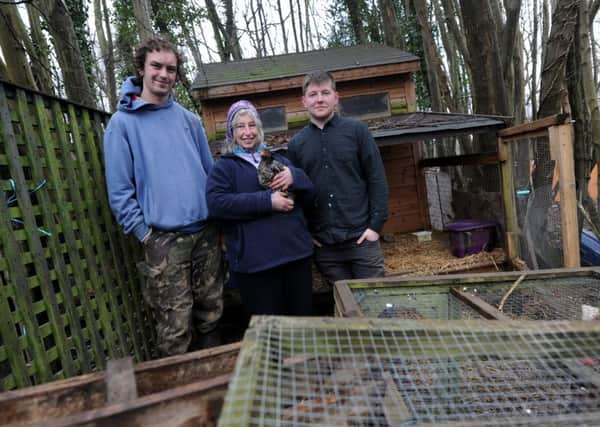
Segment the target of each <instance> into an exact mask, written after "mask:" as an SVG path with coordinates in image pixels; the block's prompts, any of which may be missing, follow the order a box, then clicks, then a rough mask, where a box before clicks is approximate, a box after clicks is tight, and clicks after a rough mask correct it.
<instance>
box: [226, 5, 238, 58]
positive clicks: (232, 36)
mask: <svg viewBox="0 0 600 427" xmlns="http://www.w3.org/2000/svg"><path fill="white" fill-rule="evenodd" d="M223 5H224V6H225V42H226V45H227V52H228V53H229V54H230V55H231V57H232V58H233V59H234V61H239V60H240V59H242V49H241V48H240V40H239V37H238V34H237V27H236V26H235V18H234V16H233V1H232V0H223Z"/></svg>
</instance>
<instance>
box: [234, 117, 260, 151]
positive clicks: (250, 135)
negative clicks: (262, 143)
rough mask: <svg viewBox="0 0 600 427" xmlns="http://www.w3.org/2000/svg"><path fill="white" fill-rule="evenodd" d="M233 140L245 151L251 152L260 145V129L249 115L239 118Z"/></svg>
mask: <svg viewBox="0 0 600 427" xmlns="http://www.w3.org/2000/svg"><path fill="white" fill-rule="evenodd" d="M233 139H234V140H235V143H236V144H237V145H239V146H240V147H241V148H243V149H244V150H250V149H252V148H254V147H255V146H256V145H257V144H258V128H257V127H256V122H255V121H254V119H253V118H252V117H251V116H250V115H249V114H241V115H240V116H238V117H237V120H236V123H235V125H234V126H233Z"/></svg>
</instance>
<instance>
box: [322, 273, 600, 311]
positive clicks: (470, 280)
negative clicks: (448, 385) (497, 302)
mask: <svg viewBox="0 0 600 427" xmlns="http://www.w3.org/2000/svg"><path fill="white" fill-rule="evenodd" d="M577 277H580V278H593V279H597V280H598V284H599V289H600V269H598V268H597V267H585V268H576V269H550V270H537V271H527V272H522V271H519V272H515V271H513V272H501V273H478V274H455V275H448V276H423V277H407V278H393V277H389V278H381V279H366V280H342V281H338V282H336V283H335V286H334V293H333V296H334V303H335V315H336V316H338V317H368V316H367V315H366V314H365V312H364V311H363V310H362V309H361V307H360V304H359V303H358V302H357V301H356V299H355V297H354V295H353V290H358V289H373V290H374V291H375V290H378V289H380V290H384V291H385V290H386V289H388V290H393V289H398V290H400V289H405V288H418V289H419V290H421V289H423V290H427V289H428V288H431V289H434V288H443V289H446V290H447V292H448V294H449V295H452V296H453V297H454V298H457V299H458V300H460V301H461V302H462V303H464V304H465V305H466V306H468V307H470V308H472V309H473V310H475V311H476V312H478V313H480V314H481V316H482V317H483V318H486V319H494V320H511V317H509V316H508V315H507V314H505V313H503V312H501V311H500V310H498V308H497V307H494V306H492V305H490V303H489V302H486V301H484V300H483V299H482V298H480V297H478V296H476V295H472V294H471V293H467V292H465V291H464V290H463V289H462V288H463V287H465V286H474V285H478V286H481V287H485V286H486V285H494V284H499V283H513V284H514V283H516V282H517V281H518V280H523V279H527V280H535V281H539V282H540V283H541V284H542V283H543V281H545V280H546V281H547V280H552V279H564V278H577ZM517 286H518V285H517ZM513 320H514V319H513ZM546 320H557V319H546ZM562 320H564V319H562ZM572 320H574V319H572Z"/></svg>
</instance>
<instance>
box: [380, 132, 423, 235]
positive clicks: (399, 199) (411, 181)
mask: <svg viewBox="0 0 600 427" xmlns="http://www.w3.org/2000/svg"><path fill="white" fill-rule="evenodd" d="M379 151H380V153H381V158H382V159H383V165H384V167H385V175H386V177H387V182H388V189H389V196H388V220H387V222H386V224H385V226H384V228H383V232H384V233H406V232H411V231H419V230H426V229H429V228H430V225H429V224H430V221H429V213H428V210H427V194H426V192H425V178H424V177H423V174H422V173H421V171H420V170H419V168H418V167H417V165H418V163H419V159H420V154H419V144H418V143H416V142H411V143H402V144H397V145H387V146H382V147H381V146H380V147H379Z"/></svg>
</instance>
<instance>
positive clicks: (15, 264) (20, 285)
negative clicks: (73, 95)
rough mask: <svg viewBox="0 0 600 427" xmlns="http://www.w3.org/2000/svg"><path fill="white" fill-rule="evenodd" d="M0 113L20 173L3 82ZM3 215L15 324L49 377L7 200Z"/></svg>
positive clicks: (39, 373) (0, 232) (0, 229)
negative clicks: (19, 321)
mask: <svg viewBox="0 0 600 427" xmlns="http://www.w3.org/2000/svg"><path fill="white" fill-rule="evenodd" d="M0 116H1V117H0V123H1V126H2V128H1V129H0V130H2V134H3V135H4V137H5V140H4V145H5V148H6V150H7V152H8V157H9V166H10V168H11V174H12V173H17V172H16V170H14V169H15V168H16V167H15V165H14V162H15V161H17V162H18V156H19V153H18V148H17V143H16V137H15V133H14V130H13V127H12V119H11V117H10V112H9V108H8V101H7V98H6V93H5V91H4V86H2V85H0ZM20 175H21V177H20V178H19V179H20V181H24V177H23V171H22V170H21V171H20ZM0 218H2V220H1V221H0V239H1V242H2V248H4V251H5V253H4V254H3V256H4V257H5V258H6V259H7V261H8V265H9V277H10V278H11V283H12V286H13V289H14V293H15V298H14V303H15V304H16V309H17V310H18V312H19V314H20V315H21V319H22V322H23V323H22V324H15V325H14V326H15V327H16V328H19V329H21V327H24V328H25V331H26V337H27V344H28V353H29V356H30V357H32V358H33V359H34V360H35V361H36V364H35V366H34V369H35V371H34V372H33V373H34V375H35V378H36V379H37V380H39V381H49V380H50V379H51V378H52V370H51V369H50V364H49V362H48V359H47V357H46V353H45V352H44V349H43V346H42V341H41V339H40V336H39V331H38V325H37V322H36V321H35V318H34V317H33V316H32V314H33V301H32V297H31V292H30V289H29V284H28V282H27V273H26V271H25V268H24V266H23V264H22V263H21V260H20V259H19V255H20V253H21V251H20V247H19V243H18V242H17V240H16V239H15V235H14V233H12V223H11V222H10V216H9V214H8V212H7V209H6V204H5V203H0ZM23 356H24V355H23V352H18V353H17V354H11V355H10V357H12V358H22V357H23ZM28 362H29V361H28V360H23V361H17V360H14V359H13V360H12V361H11V366H14V367H20V368H22V367H23V365H24V364H25V365H26V364H27V363H28ZM27 371H28V369H27V368H26V371H25V372H17V373H16V375H15V379H17V380H18V381H22V380H25V381H27V384H31V383H30V380H29V379H28V378H29V375H30V374H31V373H30V372H27Z"/></svg>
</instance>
